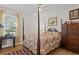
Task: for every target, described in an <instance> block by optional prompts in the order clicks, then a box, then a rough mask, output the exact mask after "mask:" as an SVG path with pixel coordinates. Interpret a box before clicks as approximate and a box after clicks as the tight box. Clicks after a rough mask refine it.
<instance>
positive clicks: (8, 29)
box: [3, 15, 16, 35]
mask: <svg viewBox="0 0 79 59" xmlns="http://www.w3.org/2000/svg"><path fill="white" fill-rule="evenodd" d="M3 26H4V30H5V33H4V34H6V35H7V34H10V35H15V32H16V17H15V16H11V15H5V17H4V25H3Z"/></svg>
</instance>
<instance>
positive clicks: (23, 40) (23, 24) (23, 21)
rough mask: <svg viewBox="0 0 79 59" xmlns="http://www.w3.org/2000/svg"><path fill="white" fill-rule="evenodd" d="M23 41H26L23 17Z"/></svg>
mask: <svg viewBox="0 0 79 59" xmlns="http://www.w3.org/2000/svg"><path fill="white" fill-rule="evenodd" d="M23 41H24V17H23Z"/></svg>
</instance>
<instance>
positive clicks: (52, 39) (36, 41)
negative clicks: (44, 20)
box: [23, 6, 61, 55]
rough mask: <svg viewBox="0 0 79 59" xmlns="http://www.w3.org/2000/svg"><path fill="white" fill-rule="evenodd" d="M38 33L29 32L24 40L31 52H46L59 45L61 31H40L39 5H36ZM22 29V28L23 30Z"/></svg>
mask: <svg viewBox="0 0 79 59" xmlns="http://www.w3.org/2000/svg"><path fill="white" fill-rule="evenodd" d="M37 17H38V33H37V34H35V33H30V34H29V35H28V36H27V37H25V40H24V33H23V40H24V45H25V46H26V47H27V48H28V49H29V50H31V51H32V52H33V54H37V55H40V54H47V53H49V52H50V51H51V50H54V49H55V48H57V47H58V46H59V45H60V41H61V33H60V32H50V31H47V32H46V31H45V32H44V33H40V6H39V7H38V16H37ZM23 28H24V27H23ZM23 31H24V30H23Z"/></svg>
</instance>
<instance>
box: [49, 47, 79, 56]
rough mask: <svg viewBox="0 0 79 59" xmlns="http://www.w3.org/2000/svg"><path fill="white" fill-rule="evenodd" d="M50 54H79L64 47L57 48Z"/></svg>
mask: <svg viewBox="0 0 79 59" xmlns="http://www.w3.org/2000/svg"><path fill="white" fill-rule="evenodd" d="M50 55H78V54H77V53H74V52H72V51H69V50H66V49H63V48H57V49H56V50H54V51H52V52H51V53H50Z"/></svg>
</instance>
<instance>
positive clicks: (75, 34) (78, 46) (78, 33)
mask: <svg viewBox="0 0 79 59" xmlns="http://www.w3.org/2000/svg"><path fill="white" fill-rule="evenodd" d="M61 43H62V44H61V46H62V47H63V48H66V49H68V50H71V51H73V52H77V53H79V22H69V21H68V22H66V23H65V24H63V25H62V41H61Z"/></svg>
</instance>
